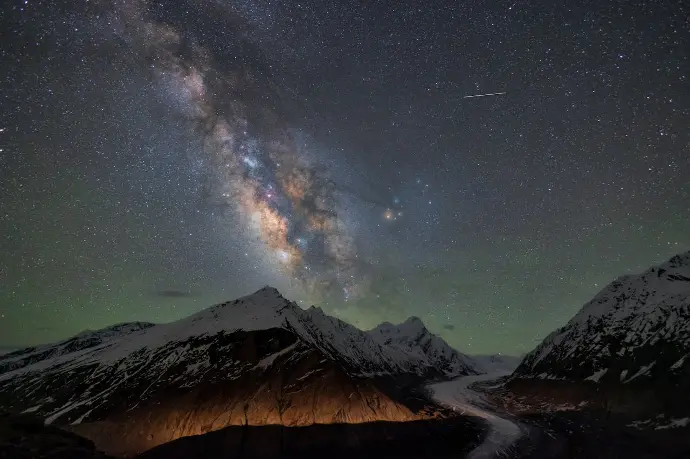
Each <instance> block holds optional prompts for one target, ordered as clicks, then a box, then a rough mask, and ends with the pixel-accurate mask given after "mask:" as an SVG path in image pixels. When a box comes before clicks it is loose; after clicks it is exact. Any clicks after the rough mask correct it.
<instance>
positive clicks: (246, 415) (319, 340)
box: [0, 287, 481, 455]
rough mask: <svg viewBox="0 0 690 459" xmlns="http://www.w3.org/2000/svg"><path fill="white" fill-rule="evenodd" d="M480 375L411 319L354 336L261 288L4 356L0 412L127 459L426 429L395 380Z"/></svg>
mask: <svg viewBox="0 0 690 459" xmlns="http://www.w3.org/2000/svg"><path fill="white" fill-rule="evenodd" d="M480 371H481V370H479V369H477V368H476V367H475V362H474V361H473V360H472V359H471V358H470V357H468V356H466V355H463V354H461V353H459V352H457V351H455V350H454V349H452V348H451V347H450V346H448V344H446V343H445V342H444V341H443V340H442V339H441V338H439V337H437V336H435V335H433V334H432V333H430V332H429V331H428V330H427V329H426V327H425V326H424V324H423V323H422V322H421V321H420V320H419V319H417V318H411V319H409V320H407V321H405V322H404V323H402V324H399V325H392V324H390V323H384V324H382V325H380V326H379V327H376V328H375V329H373V330H370V331H362V330H359V329H357V328H356V327H354V326H352V325H350V324H347V323H345V322H343V321H341V320H339V319H336V318H333V317H330V316H328V315H326V314H325V313H324V312H323V311H322V310H321V309H319V308H316V307H311V308H309V309H306V310H304V309H301V308H300V307H298V306H297V305H296V304H295V303H292V302H290V301H288V300H286V299H285V298H283V297H282V296H281V295H280V293H279V292H278V291H277V290H275V289H273V288H270V287H266V288H264V289H261V290H259V291H257V292H256V293H254V294H252V295H249V296H246V297H243V298H240V299H237V300H235V301H231V302H227V303H222V304H218V305H216V306H212V307H210V308H208V309H205V310H202V311H200V312H198V313H196V314H194V315H192V316H189V317H187V318H185V319H182V320H180V321H177V322H173V323H169V324H159V325H154V324H151V323H143V322H135V323H127V324H119V325H115V326H111V327H107V328H105V329H102V330H98V331H87V332H82V333H80V334H78V335H76V336H74V337H73V338H70V339H68V340H65V341H62V342H59V343H55V344H51V345H43V346H37V347H33V348H27V349H22V350H19V351H14V352H11V353H9V354H6V355H3V356H2V357H0V406H3V407H4V408H5V409H7V410H9V411H12V412H24V413H33V414H35V415H37V416H39V417H41V418H43V419H45V422H46V423H47V424H52V425H56V426H62V427H68V428H69V429H70V430H72V431H74V432H77V433H80V434H82V435H84V436H86V437H87V438H90V439H92V440H93V441H94V442H95V443H96V445H97V446H98V447H99V449H101V450H103V451H106V452H107V453H110V454H116V455H132V454H136V453H139V452H141V451H144V450H147V449H149V448H151V447H153V446H156V445H159V444H161V443H165V442H169V441H171V440H174V439H176V438H179V437H183V436H189V435H194V434H201V433H205V432H209V431H214V430H218V429H221V428H223V427H226V426H232V425H256V426H261V425H270V424H279V425H283V426H300V425H311V424H330V423H362V422H369V421H401V420H415V419H427V418H431V417H434V416H437V415H438V413H437V409H435V408H433V407H429V406H428V404H427V403H426V402H425V401H424V400H423V397H417V398H416V399H415V397H414V396H413V395H412V394H411V393H409V392H406V393H403V392H402V389H401V387H403V385H402V382H403V381H404V383H405V384H404V387H405V388H408V387H412V386H414V385H415V384H414V383H415V382H417V383H421V382H424V381H430V380H441V379H449V378H453V377H456V376H460V375H468V374H476V373H478V372H480ZM413 399H415V400H417V402H416V404H415V403H412V400H413Z"/></svg>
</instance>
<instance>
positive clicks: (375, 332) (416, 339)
mask: <svg viewBox="0 0 690 459" xmlns="http://www.w3.org/2000/svg"><path fill="white" fill-rule="evenodd" d="M368 334H369V335H370V336H372V337H373V338H374V339H375V340H376V341H378V342H379V343H381V344H382V345H385V346H391V347H397V348H398V349H400V350H401V352H403V353H404V354H407V355H415V356H416V358H417V359H419V360H420V361H424V362H426V364H427V365H428V366H430V367H433V368H437V369H439V370H440V371H442V372H444V373H445V374H446V375H453V374H476V373H480V372H481V371H480V370H477V369H476V368H475V367H474V365H473V362H472V360H471V359H470V358H469V357H467V356H466V355H464V354H461V353H459V352H457V351H456V350H455V349H453V348H451V347H450V346H449V345H448V344H447V343H446V342H445V341H444V340H443V339H441V338H439V337H438V336H436V335H434V334H433V333H431V332H430V331H429V330H427V328H426V326H425V325H424V322H422V321H421V320H420V319H419V318H418V317H410V318H409V319H407V320H406V321H405V322H403V323H401V324H398V325H393V324H391V323H390V322H384V323H382V324H380V325H379V326H377V327H376V328H374V329H372V330H370V331H369V332H368Z"/></svg>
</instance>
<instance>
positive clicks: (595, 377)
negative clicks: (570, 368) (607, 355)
mask: <svg viewBox="0 0 690 459" xmlns="http://www.w3.org/2000/svg"><path fill="white" fill-rule="evenodd" d="M607 371H609V369H608V368H604V369H602V370H599V371H595V372H594V374H593V375H592V376H587V377H586V378H585V381H593V382H599V380H600V379H601V377H602V376H604V375H605V374H606V372H607Z"/></svg>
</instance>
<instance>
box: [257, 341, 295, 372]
mask: <svg viewBox="0 0 690 459" xmlns="http://www.w3.org/2000/svg"><path fill="white" fill-rule="evenodd" d="M297 344H299V341H298V342H295V343H292V344H291V345H289V346H288V347H286V348H285V349H282V350H280V351H278V352H276V353H273V354H271V355H269V356H268V357H264V358H263V359H261V360H260V361H259V363H257V364H256V365H254V368H263V369H266V368H268V367H270V366H271V365H273V362H275V360H276V359H277V358H278V357H280V356H281V355H285V354H289V353H290V352H292V351H293V350H294V349H295V348H296V347H297Z"/></svg>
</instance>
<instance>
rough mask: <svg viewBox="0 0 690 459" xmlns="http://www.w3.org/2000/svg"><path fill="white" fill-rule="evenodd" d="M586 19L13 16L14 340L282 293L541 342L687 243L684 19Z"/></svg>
mask: <svg viewBox="0 0 690 459" xmlns="http://www.w3.org/2000/svg"><path fill="white" fill-rule="evenodd" d="M590 3H591V2H590ZM590 3H587V2H585V3H582V2H580V3H575V4H574V3H572V2H565V1H556V2H547V3H541V4H534V3H527V2H520V1H518V2H510V3H505V4H504V3H501V2H474V3H463V4H459V3H458V2H456V1H450V0H448V1H446V0H441V1H438V2H433V3H429V2H426V3H425V2H412V3H407V2H402V3H391V4H386V3H380V2H355V1H350V0H344V1H334V0H320V1H316V0H313V1H312V0H306V1H300V2H297V3H295V2H288V1H283V0H271V1H261V0H258V1H251V2H250V1H245V0H228V1H226V2H213V1H192V0H181V1H178V2H153V1H150V0H121V1H117V2H109V1H105V0H95V1H94V0H92V1H88V2H77V3H70V2H62V1H58V2H49V1H45V0H36V1H32V0H29V1H25V0H10V1H8V2H5V4H3V6H2V14H1V15H0V25H1V27H2V29H1V30H2V31H3V40H2V42H3V44H2V47H1V49H0V68H1V69H2V72H1V73H0V97H1V99H0V100H1V101H2V106H1V110H0V346H11V347H12V346H20V345H25V344H34V343H38V342H43V341H49V340H55V339H60V338H63V337H65V336H68V335H70V334H73V333H76V332H79V331H80V330H82V329H85V328H96V327H101V326H105V325H108V324H111V323H114V322H124V321H130V320H151V321H169V320H174V319H177V318H180V317H183V316H185V315H188V314H190V313H192V312H194V311H196V310H198V309H200V308H203V307H206V306H208V305H210V304H213V303H214V302H218V301H224V300H228V299H232V298H235V297H237V296H240V295H243V294H247V293H249V292H252V291H254V290H256V289H258V288H260V287H262V286H264V285H266V284H271V285H274V286H276V287H277V288H279V289H280V290H281V291H282V292H283V293H284V294H285V296H287V297H289V298H292V299H295V300H297V301H299V302H300V304H302V305H303V306H305V307H306V306H308V305H310V304H312V303H315V304H318V305H320V306H322V307H324V309H325V310H326V311H327V312H328V313H330V314H334V315H337V316H339V317H341V318H343V319H345V320H347V321H349V322H352V323H354V324H355V325H357V326H360V327H362V328H367V327H372V326H374V325H376V324H377V323H378V322H380V321H383V320H388V321H392V322H395V321H402V320H404V319H405V318H407V317H408V316H410V315H416V316H419V317H421V319H422V320H423V321H424V322H425V323H426V324H427V325H428V326H429V328H430V329H431V330H432V331H434V332H436V333H439V334H441V335H442V336H443V337H444V338H446V339H447V340H448V341H449V342H450V343H451V344H452V345H454V346H456V347H458V348H459V349H461V350H463V351H467V352H473V353H489V352H506V353H520V352H524V351H526V350H529V349H530V348H531V347H532V346H533V345H534V344H535V342H536V341H537V340H539V339H541V338H543V337H544V336H545V335H546V334H547V333H549V332H550V331H551V330H552V329H554V328H555V327H557V326H560V325H562V324H563V323H564V322H565V321H567V320H568V318H569V317H570V316H572V315H573V314H574V313H575V312H576V311H577V309H578V308H579V307H580V306H581V305H582V304H583V303H584V302H586V301H587V300H589V299H590V298H591V297H592V296H593V295H594V294H596V292H597V291H598V290H599V289H600V288H601V287H603V286H604V285H605V284H606V283H608V282H609V281H610V280H612V279H613V278H615V277H617V276H619V275H621V274H625V273H627V272H635V271H639V270H642V269H646V268H647V267H648V266H649V265H651V264H654V263H657V262H660V261H663V260H664V259H666V258H668V257H669V256H671V255H673V254H675V253H678V252H681V251H683V250H687V249H688V248H689V247H690V218H688V216H689V215H690V185H689V183H690V181H689V180H688V177H689V176H690V134H689V133H688V129H687V126H688V125H689V124H690V81H689V78H690V77H689V74H690V62H689V60H688V59H689V57H688V53H687V50H686V47H687V46H686V45H687V43H686V42H687V39H686V38H685V37H687V36H688V35H689V34H690V31H689V30H688V24H687V21H685V18H687V17H688V14H689V13H690V12H689V11H688V10H687V7H686V6H685V5H684V4H683V3H682V2H675V3H673V2H642V1H630V2H604V3H601V2H598V3H596V2H595V3H591V4H590ZM478 96H481V97H478Z"/></svg>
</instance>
